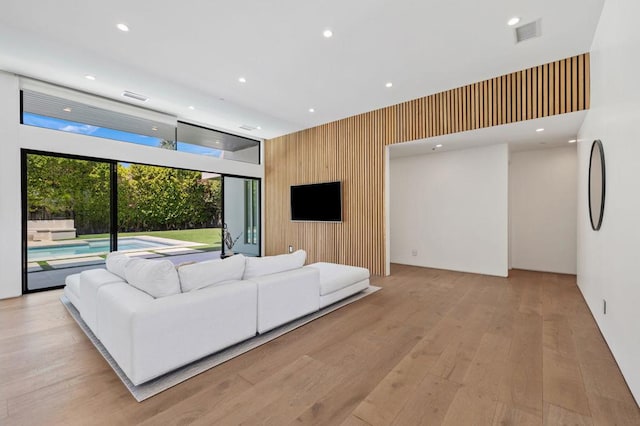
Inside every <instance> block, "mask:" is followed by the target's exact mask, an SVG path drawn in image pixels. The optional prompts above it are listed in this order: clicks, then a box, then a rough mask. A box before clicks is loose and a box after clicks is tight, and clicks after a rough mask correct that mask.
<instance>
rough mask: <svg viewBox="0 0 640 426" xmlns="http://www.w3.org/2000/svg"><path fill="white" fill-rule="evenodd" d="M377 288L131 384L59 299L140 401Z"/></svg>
mask: <svg viewBox="0 0 640 426" xmlns="http://www.w3.org/2000/svg"><path fill="white" fill-rule="evenodd" d="M378 290H380V287H376V286H370V287H369V288H368V289H366V290H364V291H361V292H360V293H357V294H354V295H353V296H351V297H348V298H346V299H343V300H341V301H339V302H336V303H334V304H333V305H329V306H327V307H325V308H323V309H321V310H319V311H318V312H314V313H312V314H309V315H307V316H304V317H302V318H298V319H297V320H295V321H292V322H290V323H287V324H284V325H282V326H280V327H278V328H276V329H273V330H271V331H269V332H267V333H265V334H260V335H258V336H256V337H253V338H251V339H249V340H245V341H244V342H240V343H238V344H236V345H234V346H231V347H229V348H227V349H224V350H222V351H220V352H216V353H214V354H212V355H209V356H207V357H204V358H202V359H200V360H198V361H195V362H192V363H191V364H187V365H185V366H184V367H180V368H179V369H177V370H174V371H172V372H169V373H167V374H165V375H163V376H160V377H158V378H156V379H153V380H151V381H149V382H146V383H143V384H141V385H138V386H135V385H134V384H133V383H131V381H130V380H129V379H128V378H127V376H126V375H125V374H124V373H123V372H122V370H121V369H120V367H119V366H118V364H117V363H116V361H115V360H114V359H113V358H112V357H111V355H110V354H109V352H108V351H107V350H106V349H105V347H104V346H103V345H102V343H100V340H98V338H97V337H96V336H95V335H94V334H93V332H92V331H91V329H90V328H89V327H88V326H87V325H86V324H85V322H84V321H83V320H82V318H81V317H80V312H78V310H77V309H76V308H75V306H73V304H72V303H71V302H70V301H69V299H67V297H66V296H64V295H63V296H61V297H60V301H61V302H62V304H63V305H64V306H65V307H66V308H67V310H68V311H69V313H70V314H71V316H72V317H73V319H74V320H76V322H77V323H78V325H79V326H80V328H81V329H82V331H84V333H85V334H86V335H87V337H88V338H89V340H91V343H93V345H94V346H95V347H96V348H97V349H98V351H99V352H100V353H101V354H102V356H103V357H104V359H105V360H107V362H108V363H109V365H110V366H111V368H113V370H114V371H115V372H116V374H117V375H118V377H120V380H122V383H124V385H125V386H126V387H127V389H129V392H131V394H132V395H133V397H134V398H135V399H136V400H137V401H138V402H141V401H144V400H145V399H147V398H151V397H152V396H154V395H156V394H158V393H160V392H162V391H164V390H167V389H169V388H170V387H172V386H175V385H177V384H178V383H181V382H183V381H185V380H187V379H189V378H191V377H193V376H195V375H197V374H200V373H202V372H205V371H207V370H208V369H210V368H213V367H215V366H216V365H220V364H222V363H223V362H226V361H229V360H230V359H232V358H235V357H237V356H238V355H242V354H243V353H245V352H248V351H250V350H251V349H254V348H257V347H258V346H260V345H264V344H265V343H268V342H270V341H271V340H273V339H275V338H277V337H280V336H282V335H283V334H286V333H288V332H290V331H292V330H295V329H296V328H298V327H301V326H303V325H305V324H307V323H309V322H311V321H313V320H315V319H317V318H320V317H321V316H324V315H326V314H328V313H330V312H333V311H335V310H337V309H340V308H342V307H343V306H346V305H348V304H350V303H353V302H355V301H356V300H360V299H362V298H364V297H367V296H369V295H370V294H373V293H375V292H376V291H378Z"/></svg>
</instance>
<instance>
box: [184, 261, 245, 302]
mask: <svg viewBox="0 0 640 426" xmlns="http://www.w3.org/2000/svg"><path fill="white" fill-rule="evenodd" d="M244 259H245V257H244V256H243V255H241V254H236V255H235V256H231V257H228V258H226V259H216V260H207V261H204V262H197V263H193V264H190V265H183V266H180V267H178V275H179V276H180V287H182V292H183V293H186V292H187V291H192V290H197V289H199V288H204V287H209V286H212V285H217V284H220V283H222V282H223V281H230V280H241V279H242V274H243V273H244V264H245V260H244Z"/></svg>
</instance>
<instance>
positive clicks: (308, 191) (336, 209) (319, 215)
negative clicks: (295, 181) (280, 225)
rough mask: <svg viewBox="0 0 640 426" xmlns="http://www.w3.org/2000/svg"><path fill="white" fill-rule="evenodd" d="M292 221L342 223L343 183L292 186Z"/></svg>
mask: <svg viewBox="0 0 640 426" xmlns="http://www.w3.org/2000/svg"><path fill="white" fill-rule="evenodd" d="M291 220H294V221H309V222H342V183H341V182H326V183H314V184H311V185H295V186H291Z"/></svg>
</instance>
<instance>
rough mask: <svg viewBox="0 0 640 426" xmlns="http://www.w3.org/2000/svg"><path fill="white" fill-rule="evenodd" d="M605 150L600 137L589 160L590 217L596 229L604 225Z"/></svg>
mask: <svg viewBox="0 0 640 426" xmlns="http://www.w3.org/2000/svg"><path fill="white" fill-rule="evenodd" d="M605 181H606V180H605V169H604V150H603V149H602V142H601V141H600V140H599V139H596V140H595V141H593V144H592V145H591V158H590V160H589V217H590V218H591V227H592V228H593V230H594V231H597V230H599V229H600V226H602V217H603V215H604V193H605Z"/></svg>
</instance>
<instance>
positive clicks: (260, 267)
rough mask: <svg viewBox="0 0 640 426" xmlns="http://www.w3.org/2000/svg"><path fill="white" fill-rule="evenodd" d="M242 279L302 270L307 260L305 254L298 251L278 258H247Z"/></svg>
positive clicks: (302, 251)
mask: <svg viewBox="0 0 640 426" xmlns="http://www.w3.org/2000/svg"><path fill="white" fill-rule="evenodd" d="M246 259H247V261H246V264H245V267H244V276H243V279H245V280H248V279H251V278H253V277H259V276H262V275H269V274H276V273H278V272H284V271H290V270H292V269H298V268H302V267H303V266H304V262H305V260H307V252H306V251H304V250H298V251H295V252H293V253H291V254H281V255H278V256H266V257H247V258H246Z"/></svg>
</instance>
